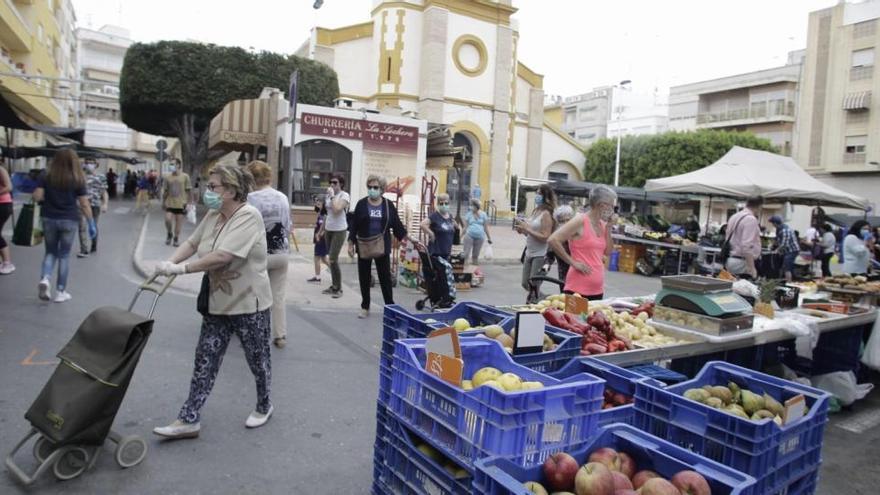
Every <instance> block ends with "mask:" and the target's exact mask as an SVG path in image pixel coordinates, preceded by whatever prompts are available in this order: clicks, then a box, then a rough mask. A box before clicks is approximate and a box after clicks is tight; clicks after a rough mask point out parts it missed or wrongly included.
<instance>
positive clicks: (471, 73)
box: [452, 34, 489, 77]
mask: <svg viewBox="0 0 880 495" xmlns="http://www.w3.org/2000/svg"><path fill="white" fill-rule="evenodd" d="M464 45H471V46H473V47H474V48H476V50H477V53H478V54H479V56H480V60H479V62H477V66H476V67H473V68H469V67H465V66H464V64H462V63H461V57H460V55H461V49H462V47H464ZM452 61H453V62H454V63H455V68H456V69H458V71H459V72H461V73H462V74H464V75H466V76H468V77H477V76H479V75H480V74H482V73H483V72H485V71H486V66H488V65H489V51H488V50H487V49H486V44H485V43H483V41H482V40H481V39H480V38H477V37H476V36H473V35H470V34H464V35H461V36H459V37H458V39H457V40H455V43H453V44H452Z"/></svg>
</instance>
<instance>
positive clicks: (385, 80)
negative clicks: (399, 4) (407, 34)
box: [376, 9, 406, 99]
mask: <svg viewBox="0 0 880 495" xmlns="http://www.w3.org/2000/svg"><path fill="white" fill-rule="evenodd" d="M395 14H396V15H397V22H396V24H395V26H394V33H395V37H394V46H393V47H392V48H391V49H388V48H386V43H385V35H386V34H387V33H388V11H383V12H382V27H381V29H380V30H379V33H380V38H379V77H378V78H377V81H376V83H377V85H378V86H377V88H376V89H378V91H379V92H378V93H377V94H379V95H382V96H383V97H385V98H386V99H387V97H388V96H390V95H391V93H383V92H382V85H383V84H393V85H394V92H395V93H397V92H399V91H400V79H401V72H402V70H401V69H402V67H403V32H404V31H405V30H406V25H405V24H404V22H403V17H404V15H405V14H406V11H405V10H403V9H399V10H397V11H396V12H395Z"/></svg>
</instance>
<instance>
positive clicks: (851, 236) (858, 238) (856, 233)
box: [843, 220, 874, 275]
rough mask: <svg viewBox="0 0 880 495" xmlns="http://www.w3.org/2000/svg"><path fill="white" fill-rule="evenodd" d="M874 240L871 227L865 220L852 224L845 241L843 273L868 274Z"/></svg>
mask: <svg viewBox="0 0 880 495" xmlns="http://www.w3.org/2000/svg"><path fill="white" fill-rule="evenodd" d="M873 249H874V239H873V237H871V226H870V225H869V224H868V222H866V221H864V220H859V221H857V222H856V223H854V224H852V227H850V228H849V232H848V233H847V235H846V237H844V239H843V271H844V272H846V273H849V274H853V275H863V274H865V273H868V264H869V263H870V262H871V252H872V250H873Z"/></svg>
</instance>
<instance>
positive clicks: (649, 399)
mask: <svg viewBox="0 0 880 495" xmlns="http://www.w3.org/2000/svg"><path fill="white" fill-rule="evenodd" d="M731 382H732V383H735V384H737V386H739V387H740V388H741V389H747V390H749V391H751V392H753V393H755V394H757V395H759V396H762V395H763V394H765V393H766V394H768V395H770V396H772V397H773V398H774V399H776V401H778V402H779V403H785V401H786V400H788V399H790V398H792V397H794V396H797V395H803V396H804V398H805V401H806V406H807V411H806V414H805V415H804V416H803V417H802V418H799V419H796V420H793V421H789V422H787V423H786V424H784V425H779V424H777V423H775V422H774V420H773V419H769V418H768V419H764V420H760V421H754V420H751V419H745V418H742V417H739V416H735V415H733V414H729V413H727V412H725V411H722V410H719V409H714V408H712V407H710V406H708V405H705V404H703V403H701V402H697V401H694V400H690V399H688V398H686V397H684V395H683V394H684V392H685V391H686V390H688V389H692V388H701V387H703V386H704V385H713V386H714V385H727V384H728V383H731ZM829 398H830V396H829V394H827V393H825V392H823V391H821V390H818V389H814V388H812V387H807V386H804V385H801V384H798V383H795V382H790V381H786V380H782V379H779V378H776V377H773V376H770V375H766V374H764V373H759V372H757V371H753V370H750V369H746V368H742V367H739V366H735V365H732V364H728V363H725V362H717V361H716V362H710V363H707V364H706V365H705V366H704V367H703V369H702V370H701V371H700V373H699V374H698V375H697V376H696V377H695V378H694V379H693V380H690V381H686V382H682V383H679V384H677V385H673V386H670V387H666V388H659V387H655V386H652V385H651V384H649V383H646V382H640V383H637V384H636V400H635V418H634V425H635V426H636V427H637V428H639V429H641V430H644V431H645V432H648V433H651V434H653V435H655V436H658V437H660V438H664V439H666V440H668V441H670V442H672V443H674V444H676V445H679V446H681V447H684V448H687V449H690V450H692V451H694V452H696V453H698V454H701V455H703V456H704V457H707V458H709V459H712V460H714V461H718V462H720V463H722V464H724V465H726V466H729V467H731V468H733V469H736V470H738V471H741V472H743V473H745V474H748V475H750V476H753V477H754V478H755V479H756V480H757V481H756V485H755V491H754V493H760V494H766V495H775V494H787V495H796V494H808V493H813V492H814V491H815V487H816V482H817V480H818V474H819V466H820V464H821V461H822V456H821V451H822V436H823V433H824V430H825V424H826V422H827V421H828V400H829Z"/></svg>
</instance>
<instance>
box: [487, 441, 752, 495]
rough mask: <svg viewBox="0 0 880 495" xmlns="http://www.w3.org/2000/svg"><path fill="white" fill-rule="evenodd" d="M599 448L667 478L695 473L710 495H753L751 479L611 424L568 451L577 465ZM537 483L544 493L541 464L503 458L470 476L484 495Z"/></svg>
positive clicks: (521, 492) (522, 492) (522, 491)
mask: <svg viewBox="0 0 880 495" xmlns="http://www.w3.org/2000/svg"><path fill="white" fill-rule="evenodd" d="M602 447H611V448H612V449H614V450H617V451H620V452H626V453H627V454H629V455H631V456H632V457H633V459H634V460H635V462H636V466H637V469H638V470H643V469H650V470H652V471H655V472H657V473H659V474H660V475H662V476H663V477H665V478H667V479H669V478H671V477H672V476H674V475H675V474H676V473H678V472H679V471H683V470H686V469H691V470H694V471H697V472H698V473H700V474H701V475H703V477H705V478H706V481H708V482H709V487H710V488H711V489H712V495H756V492H754V489H753V487H754V483H755V479H754V478H753V477H751V476H748V475H746V474H743V473H741V472H739V471H736V470H734V469H731V468H729V467H727V466H724V465H721V464H719V463H717V462H713V461H710V460H708V459H706V458H704V457H702V456H700V455H698V454H695V453H693V452H690V451H688V450H686V449H683V448H681V447H678V446H676V445H673V444H672V443H670V442H667V441H665V440H661V439H659V438H657V437H654V436H652V435H649V434H648V433H645V432H643V431H640V430H637V429H636V428H634V427H632V426H629V425H624V424H613V425H608V426H606V427H604V428H602V429H600V430H599V431H598V433H597V435H596V437H595V438H593V439H592V440H590V442H589V444H588V445H586V446H585V447H582V448H580V449H578V450H576V451H569V454H571V455H572V456H573V457H574V458H575V460H577V461H578V463H579V464H584V463H586V461H587V458H588V457H589V454H590V453H591V452H593V451H594V450H597V449H599V448H602ZM526 481H538V482H540V483H541V484H542V485H544V487H545V488H547V490H548V491H550V487H548V486H547V485H546V480H545V479H544V475H543V467H542V465H541V464H533V465H530V466H526V467H523V466H518V465H516V464H515V463H512V462H510V461H509V460H507V459H501V458H491V459H483V460H481V461H478V462H477V465H476V472H475V473H474V493H479V494H484V495H512V494H515V495H529V494H530V493H531V492H529V491H528V490H526V488H525V487H524V486H523V483H524V482H526Z"/></svg>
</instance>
